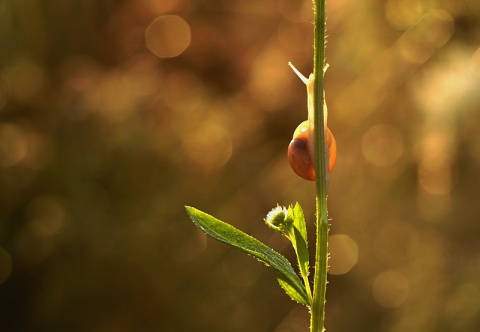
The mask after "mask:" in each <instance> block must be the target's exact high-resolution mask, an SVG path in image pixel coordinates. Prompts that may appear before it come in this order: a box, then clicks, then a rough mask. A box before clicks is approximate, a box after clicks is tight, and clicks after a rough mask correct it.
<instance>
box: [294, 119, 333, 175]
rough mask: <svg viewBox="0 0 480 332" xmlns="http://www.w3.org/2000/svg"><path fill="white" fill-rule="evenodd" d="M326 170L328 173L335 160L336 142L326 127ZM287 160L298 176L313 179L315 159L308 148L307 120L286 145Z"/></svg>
mask: <svg viewBox="0 0 480 332" xmlns="http://www.w3.org/2000/svg"><path fill="white" fill-rule="evenodd" d="M325 138H326V140H327V146H328V153H327V156H326V157H327V161H328V172H329V173H330V172H331V171H332V170H333V167H334V166H335V162H336V161H337V144H336V142H335V138H334V137H333V134H332V132H331V131H330V129H328V128H326V131H325ZM288 161H289V162H290V166H292V169H293V170H294V171H295V173H297V175H298V176H300V177H302V178H304V179H305V180H310V181H315V177H316V176H315V161H314V159H313V156H311V155H310V153H309V148H308V121H303V122H302V123H301V124H300V125H299V126H298V127H297V129H295V132H294V133H293V139H292V141H291V142H290V145H289V146H288Z"/></svg>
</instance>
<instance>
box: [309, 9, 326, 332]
mask: <svg viewBox="0 0 480 332" xmlns="http://www.w3.org/2000/svg"><path fill="white" fill-rule="evenodd" d="M325 7H326V6H325V0H313V8H314V58H313V74H314V76H315V85H314V119H315V126H316V130H315V135H314V144H315V170H316V174H317V176H316V178H317V179H316V230H317V232H316V250H315V275H314V288H313V301H312V307H311V318H310V332H323V331H324V321H325V301H326V300H325V299H326V297H325V295H326V291H327V270H328V220H327V177H326V172H327V170H326V163H325V153H324V150H325V128H324V126H323V124H324V112H323V108H324V107H325V106H324V105H325V103H324V68H325V31H326V15H325V9H326V8H325Z"/></svg>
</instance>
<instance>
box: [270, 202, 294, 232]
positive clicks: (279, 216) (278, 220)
mask: <svg viewBox="0 0 480 332" xmlns="http://www.w3.org/2000/svg"><path fill="white" fill-rule="evenodd" d="M265 223H266V224H267V226H268V227H270V228H271V229H274V230H276V231H277V232H280V233H284V234H285V233H288V230H289V229H290V227H291V226H292V224H293V219H292V218H291V217H290V216H289V213H288V209H287V208H286V207H283V206H280V205H277V206H276V207H275V208H274V209H273V210H272V211H270V212H269V213H268V214H267V217H266V218H265Z"/></svg>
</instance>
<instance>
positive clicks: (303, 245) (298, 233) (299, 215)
mask: <svg viewBox="0 0 480 332" xmlns="http://www.w3.org/2000/svg"><path fill="white" fill-rule="evenodd" d="M289 210H290V209H289ZM292 212H293V236H292V244H293V247H294V248H295V251H296V253H297V258H298V267H299V269H300V274H301V275H302V277H303V278H304V279H307V277H308V274H309V264H310V263H309V255H308V240H307V225H306V223H305V216H304V215H303V210H302V207H301V206H300V204H298V202H297V203H296V204H295V207H294V208H293V210H292Z"/></svg>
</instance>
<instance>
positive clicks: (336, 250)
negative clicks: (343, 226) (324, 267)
mask: <svg viewBox="0 0 480 332" xmlns="http://www.w3.org/2000/svg"><path fill="white" fill-rule="evenodd" d="M328 248H329V252H330V256H331V257H330V260H329V268H328V273H330V274H336V275H339V274H345V273H347V272H348V271H350V270H351V269H352V268H353V267H354V266H355V264H357V262H358V245H357V243H356V242H355V241H354V240H353V239H352V238H351V237H350V236H348V235H345V234H338V235H332V236H330V237H329V240H328Z"/></svg>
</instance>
